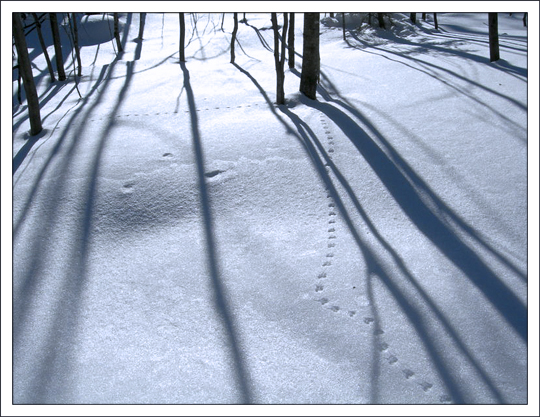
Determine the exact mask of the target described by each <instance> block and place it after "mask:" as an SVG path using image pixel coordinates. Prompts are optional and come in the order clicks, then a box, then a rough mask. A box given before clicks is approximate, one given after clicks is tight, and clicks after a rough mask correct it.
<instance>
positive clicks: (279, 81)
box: [272, 13, 289, 104]
mask: <svg viewBox="0 0 540 417" xmlns="http://www.w3.org/2000/svg"><path fill="white" fill-rule="evenodd" d="M288 20H289V18H288V14H287V13H283V32H282V35H281V56H280V44H279V28H278V24H277V13H272V28H273V29H274V61H275V64H276V103H277V104H285V88H284V83H285V71H284V66H285V50H286V48H285V41H286V38H287V27H288Z"/></svg>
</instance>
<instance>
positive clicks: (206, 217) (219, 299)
mask: <svg viewBox="0 0 540 417" xmlns="http://www.w3.org/2000/svg"><path fill="white" fill-rule="evenodd" d="M180 67H181V68H182V72H183V75H184V89H185V91H186V96H187V100H188V105H189V113H190V117H191V134H192V138H193V148H194V151H195V159H196V161H197V164H196V165H197V175H198V179H199V189H200V199H201V206H202V214H203V222H204V231H205V237H206V249H207V254H208V267H209V269H210V278H211V280H212V287H213V289H214V301H215V303H216V308H217V311H218V313H219V315H220V317H221V320H222V322H223V325H224V326H225V329H226V332H227V337H228V342H229V348H230V349H231V353H232V359H233V363H234V370H235V379H236V384H237V386H238V389H239V393H240V403H242V404H251V403H252V402H253V395H252V392H251V383H250V378H249V374H248V371H247V368H246V364H245V362H246V361H245V359H244V355H243V353H242V349H241V347H240V342H239V337H238V331H237V330H236V326H235V323H234V319H233V314H232V312H231V308H230V307H229V304H228V302H227V295H226V292H225V288H224V286H223V284H222V282H221V273H220V270H219V267H218V256H217V253H216V241H215V237H214V218H213V216H212V206H211V201H210V196H209V194H208V189H207V186H206V180H205V175H204V172H205V169H204V154H203V148H202V143H201V135H200V132H199V120H198V117H197V107H196V105H195V97H194V94H193V89H192V88H191V83H190V81H189V78H190V77H189V71H188V69H187V67H186V64H185V63H184V62H181V63H180Z"/></svg>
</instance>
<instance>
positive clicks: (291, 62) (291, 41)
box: [287, 13, 294, 68]
mask: <svg viewBox="0 0 540 417" xmlns="http://www.w3.org/2000/svg"><path fill="white" fill-rule="evenodd" d="M287 37H288V43H287V45H288V46H289V68H294V13H290V15H289V35H288V36H287Z"/></svg>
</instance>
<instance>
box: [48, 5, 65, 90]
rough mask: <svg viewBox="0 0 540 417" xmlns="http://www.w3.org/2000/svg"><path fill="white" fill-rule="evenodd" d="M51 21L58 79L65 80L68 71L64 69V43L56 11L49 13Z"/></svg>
mask: <svg viewBox="0 0 540 417" xmlns="http://www.w3.org/2000/svg"><path fill="white" fill-rule="evenodd" d="M49 18H50V21H51V30H52V35H53V42H54V56H55V59H56V69H57V71H58V79H59V80H60V81H64V80H65V79H66V72H65V71H64V57H63V56H62V45H61V44H60V31H59V30H58V20H57V18H56V13H49Z"/></svg>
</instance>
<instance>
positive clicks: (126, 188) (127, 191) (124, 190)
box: [121, 181, 135, 194]
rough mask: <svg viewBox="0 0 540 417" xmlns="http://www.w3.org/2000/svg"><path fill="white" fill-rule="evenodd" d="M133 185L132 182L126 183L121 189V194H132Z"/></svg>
mask: <svg viewBox="0 0 540 417" xmlns="http://www.w3.org/2000/svg"><path fill="white" fill-rule="evenodd" d="M134 185H135V183H134V182H133V181H129V182H126V183H125V184H124V185H123V186H122V188H121V191H122V193H124V194H131V193H132V192H133V186H134Z"/></svg>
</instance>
